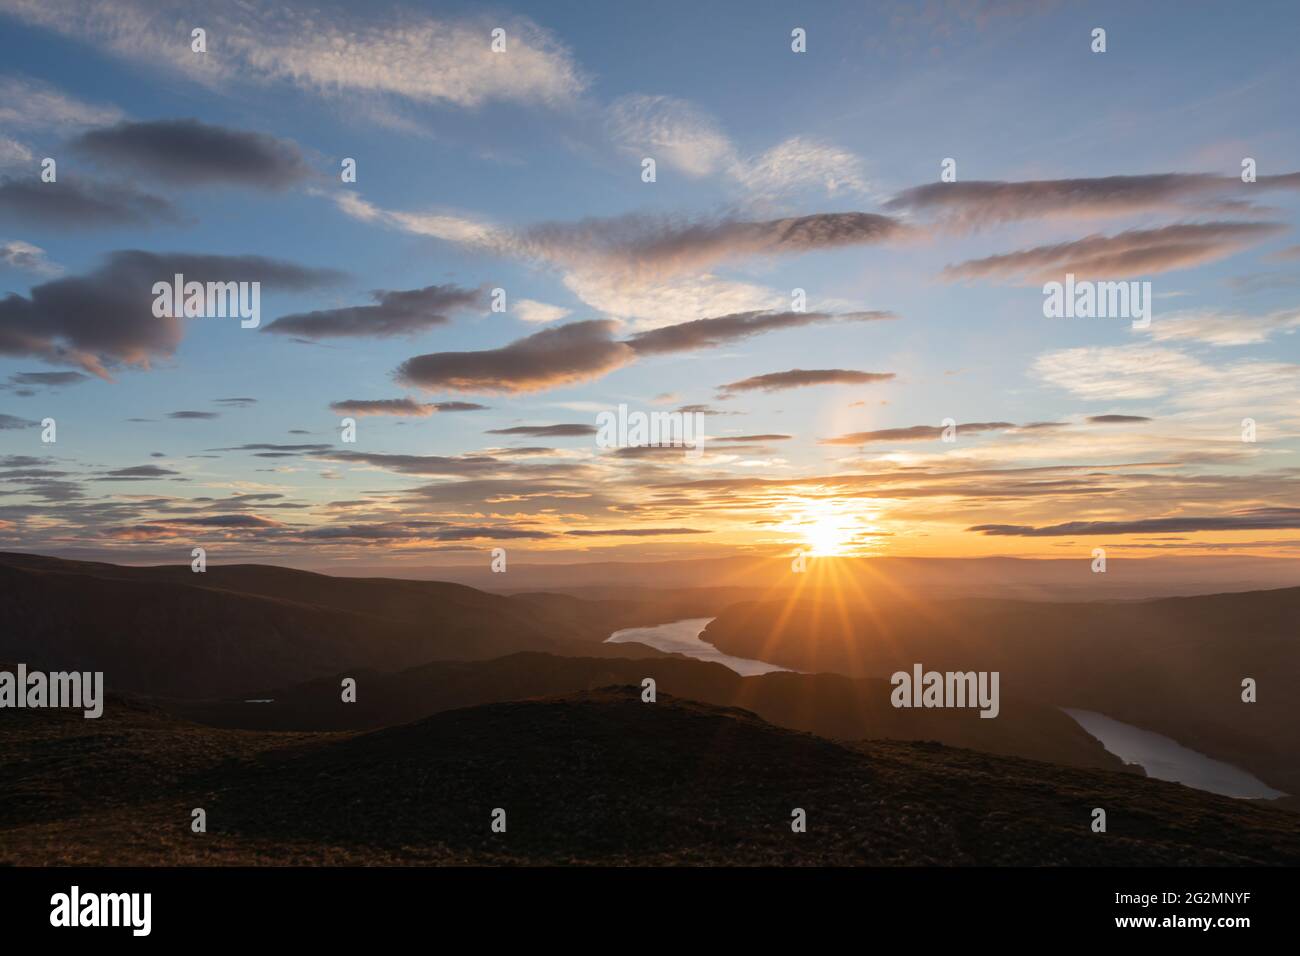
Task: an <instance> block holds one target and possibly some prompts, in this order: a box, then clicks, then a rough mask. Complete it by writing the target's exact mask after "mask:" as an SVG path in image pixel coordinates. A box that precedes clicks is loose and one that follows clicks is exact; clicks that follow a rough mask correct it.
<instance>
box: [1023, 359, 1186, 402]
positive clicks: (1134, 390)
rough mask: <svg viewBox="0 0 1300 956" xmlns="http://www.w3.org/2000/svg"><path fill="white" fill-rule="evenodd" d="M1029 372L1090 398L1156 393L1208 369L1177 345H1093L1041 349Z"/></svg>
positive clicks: (1140, 396)
mask: <svg viewBox="0 0 1300 956" xmlns="http://www.w3.org/2000/svg"><path fill="white" fill-rule="evenodd" d="M1030 371H1031V374H1033V375H1034V376H1035V377H1037V378H1039V379H1041V380H1042V381H1044V382H1047V383H1048V384H1050V385H1055V386H1057V387H1059V388H1063V389H1066V390H1067V391H1069V392H1071V393H1073V394H1075V395H1077V396H1079V397H1080V398H1085V399H1091V400H1103V401H1104V400H1120V399H1152V398H1159V397H1160V396H1162V395H1166V394H1168V393H1169V392H1171V391H1178V390H1180V389H1182V388H1184V387H1186V386H1190V385H1193V384H1194V383H1195V382H1196V381H1197V380H1198V379H1201V380H1203V379H1205V378H1207V377H1208V375H1209V371H1210V370H1209V368H1208V367H1207V366H1206V365H1205V364H1204V363H1202V362H1199V361H1197V360H1196V359H1194V358H1192V357H1191V356H1189V355H1185V354H1184V353H1182V352H1179V351H1178V350H1176V349H1167V348H1152V347H1146V346H1092V347H1081V348H1072V349H1060V350H1057V351H1054V352H1048V353H1046V354H1045V355H1040V356H1039V357H1038V358H1036V359H1035V360H1034V362H1033V364H1032V365H1031V366H1030Z"/></svg>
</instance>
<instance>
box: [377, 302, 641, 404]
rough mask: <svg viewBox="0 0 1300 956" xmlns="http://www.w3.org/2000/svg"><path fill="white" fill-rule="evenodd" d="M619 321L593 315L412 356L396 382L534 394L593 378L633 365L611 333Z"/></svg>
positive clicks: (430, 387) (441, 388)
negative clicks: (502, 342)
mask: <svg viewBox="0 0 1300 956" xmlns="http://www.w3.org/2000/svg"><path fill="white" fill-rule="evenodd" d="M615 327H616V326H615V323H613V322H611V321H609V320H603V319H592V320H588V321H584V322H571V323H569V324H567V325H561V326H558V327H556V328H553V329H544V330H543V331H541V332H536V333H534V334H533V335H530V336H528V337H527V338H523V339H519V340H517V341H515V342H512V343H511V344H509V345H507V346H504V347H502V348H497V349H485V350H483V351H480V352H434V353H431V354H429V355H417V356H416V357H415V358H411V359H407V360H406V361H405V362H403V363H402V364H401V366H400V367H399V368H398V369H397V380H398V381H399V382H400V383H401V384H403V385H408V386H412V387H416V388H423V389H426V390H428V391H462V392H489V393H518V392H535V391H541V390H543V389H548V388H556V387H558V386H560V385H571V384H576V383H578V382H585V381H590V380H592V379H594V378H599V377H600V376H602V375H604V374H606V373H607V372H611V371H613V370H614V369H616V368H620V367H621V366H623V365H626V364H628V363H629V362H631V361H632V360H633V358H634V357H635V353H634V352H633V351H632V349H631V348H630V347H629V346H628V345H627V344H625V343H623V342H616V341H614V340H613V339H612V337H611V335H612V333H613V331H614V329H615Z"/></svg>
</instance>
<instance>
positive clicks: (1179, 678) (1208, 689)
mask: <svg viewBox="0 0 1300 956" xmlns="http://www.w3.org/2000/svg"><path fill="white" fill-rule="evenodd" d="M1297 621H1300V588H1287V589H1283V590H1277V591H1252V592H1245V593H1240V594H1214V595H1205V596H1200V597H1180V598H1165V599H1160V600H1153V601H1137V602H1127V603H1106V602H1094V603H1088V604H1050V603H1027V602H1021V601H1000V600H960V601H930V600H919V599H918V600H911V601H903V600H898V599H881V598H879V597H874V596H873V597H871V598H870V599H869V600H863V601H857V602H854V601H846V600H844V599H843V598H842V599H841V600H840V601H837V602H829V601H828V602H812V601H801V602H795V603H790V604H784V603H777V602H754V603H747V604H738V605H733V606H732V607H730V608H728V609H727V610H726V611H724V612H723V613H722V614H721V615H719V616H718V618H717V619H716V620H714V621H713V622H712V623H711V624H710V625H709V626H708V628H707V629H706V631H705V633H704V635H703V638H704V639H705V640H707V641H709V642H710V643H712V644H714V645H715V646H717V647H718V648H719V649H721V650H723V651H725V652H726V653H728V654H735V655H738V656H743V657H755V656H757V657H760V658H761V659H762V660H766V661H771V662H773V663H776V664H781V665H784V666H786V667H794V668H799V669H803V670H824V671H835V672H838V673H843V674H850V675H857V676H875V677H887V676H888V675H889V674H891V673H892V672H894V671H896V670H910V669H911V667H912V665H913V664H914V663H917V662H919V663H921V664H923V665H924V666H925V667H926V668H927V669H934V670H940V671H945V670H963V671H965V670H977V671H978V670H996V671H1000V672H1001V675H1002V677H1001V685H1002V693H1003V694H1006V695H1014V696H1017V697H1025V698H1028V699H1031V700H1034V701H1037V702H1039V703H1042V704H1046V705H1051V706H1059V707H1078V708H1082V709H1086V710H1094V711H1099V712H1101V713H1104V714H1106V715H1108V716H1110V717H1113V718H1115V719H1116V720H1121V721H1125V722H1127V723H1131V724H1135V725H1137V726H1139V727H1143V728H1146V729H1148V730H1153V731H1156V732H1158V733H1161V734H1165V735H1167V736H1169V737H1172V738H1174V739H1175V740H1177V741H1179V742H1180V743H1182V744H1184V745H1186V746H1188V747H1191V748H1193V749H1195V750H1198V751H1201V752H1203V753H1206V754H1208V755H1210V756H1212V757H1217V758H1219V759H1222V760H1226V761H1228V762H1230V763H1234V764H1237V765H1239V766H1242V767H1245V768H1246V769H1248V770H1250V771H1251V772H1253V773H1255V774H1256V775H1258V776H1259V777H1261V778H1262V779H1263V780H1265V781H1266V782H1268V783H1271V784H1272V785H1274V786H1275V787H1277V788H1279V789H1281V790H1284V791H1286V792H1288V793H1292V794H1296V793H1300V734H1297V732H1296V728H1297V727H1300V696H1297V695H1296V693H1295V692H1294V691H1295V688H1296V687H1300V640H1297V630H1296V629H1297V623H1296V622H1297ZM1246 677H1251V678H1254V679H1255V680H1256V681H1257V682H1258V691H1259V696H1258V701H1257V702H1256V703H1252V704H1248V703H1243V702H1242V700H1241V691H1242V686H1241V682H1242V679H1243V678H1246Z"/></svg>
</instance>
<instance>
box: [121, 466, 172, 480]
mask: <svg viewBox="0 0 1300 956" xmlns="http://www.w3.org/2000/svg"><path fill="white" fill-rule="evenodd" d="M105 474H106V475H107V476H108V477H110V478H164V477H166V476H168V475H179V474H180V472H179V471H172V470H171V469H170V468H161V467H159V466H158V465H134V466H132V467H130V468H118V469H116V470H114V471H109V472H105Z"/></svg>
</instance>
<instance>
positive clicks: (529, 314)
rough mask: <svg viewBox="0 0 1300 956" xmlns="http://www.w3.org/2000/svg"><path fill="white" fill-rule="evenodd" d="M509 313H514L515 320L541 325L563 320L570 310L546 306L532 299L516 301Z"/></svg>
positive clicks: (556, 306)
mask: <svg viewBox="0 0 1300 956" xmlns="http://www.w3.org/2000/svg"><path fill="white" fill-rule="evenodd" d="M510 311H511V312H513V313H514V315H515V318H517V319H520V320H521V321H524V322H536V323H537V324H539V325H542V324H545V323H547V322H555V321H556V320H558V319H562V318H564V317H565V316H566V315H568V314H569V312H570V311H571V310H570V309H566V308H564V307H562V306H558V305H547V304H546V303H545V302H537V301H535V300H533V299H516V300H515V304H514V307H513V308H512V309H511V310H510Z"/></svg>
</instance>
